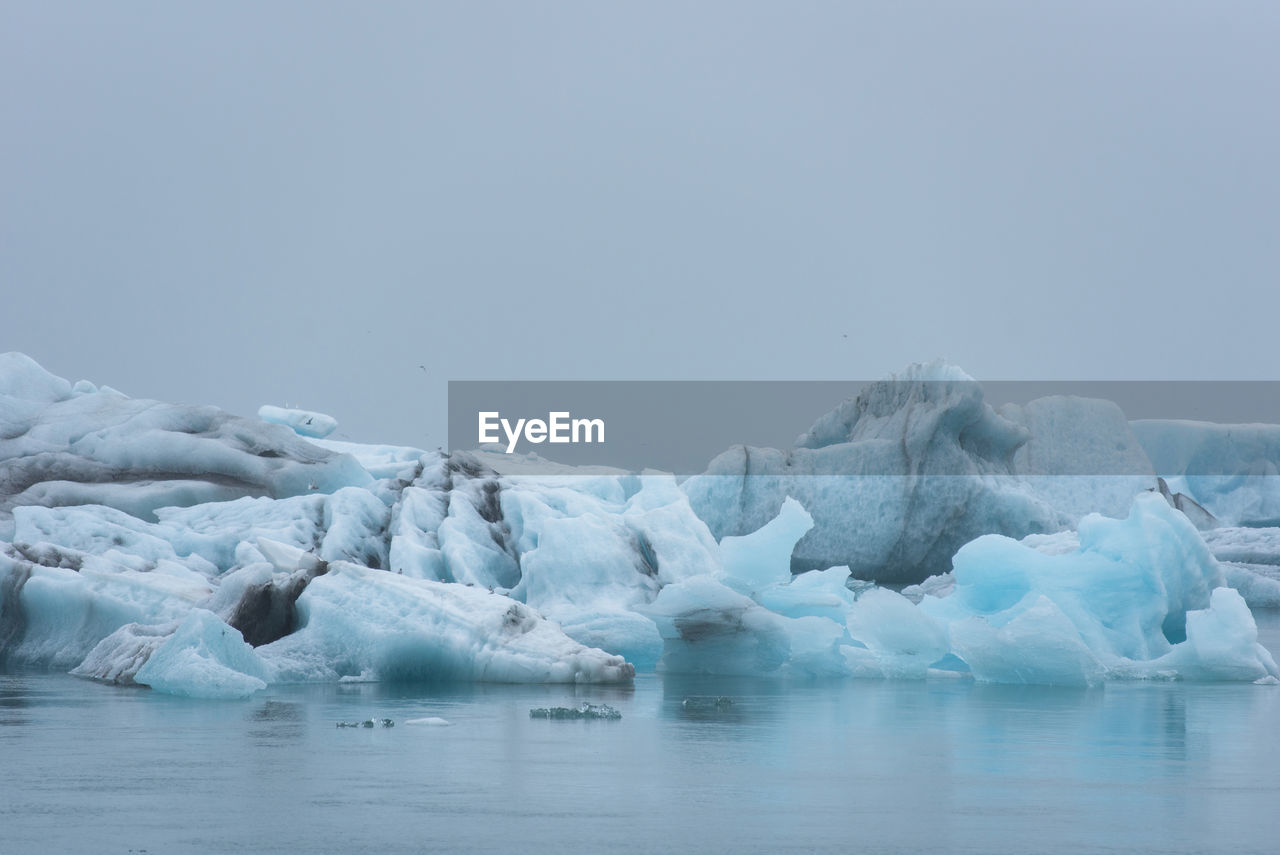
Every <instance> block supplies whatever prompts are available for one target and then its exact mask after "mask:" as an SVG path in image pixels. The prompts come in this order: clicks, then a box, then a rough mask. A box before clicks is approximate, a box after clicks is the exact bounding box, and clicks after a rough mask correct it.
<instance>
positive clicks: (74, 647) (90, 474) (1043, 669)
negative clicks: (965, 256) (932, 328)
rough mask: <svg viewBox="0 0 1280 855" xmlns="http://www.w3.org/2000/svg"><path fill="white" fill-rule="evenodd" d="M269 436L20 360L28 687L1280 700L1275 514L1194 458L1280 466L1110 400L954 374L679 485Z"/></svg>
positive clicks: (14, 627)
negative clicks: (780, 687)
mask: <svg viewBox="0 0 1280 855" xmlns="http://www.w3.org/2000/svg"><path fill="white" fill-rule="evenodd" d="M262 416H263V418H264V419H269V420H272V421H275V422H278V423H277V424H269V423H267V422H265V421H262V420H256V419H239V418H236V417H234V416H231V415H228V414H226V413H223V412H221V411H218V410H216V409H214V408H210V407H187V406H174V405H165V404H158V403H155V402H150V401H137V400H134V399H130V398H127V397H125V396H123V395H121V394H120V393H118V392H114V391H112V390H110V389H107V388H105V387H103V388H99V387H95V386H93V385H92V384H88V383H85V382H83V381H82V382H81V383H77V384H75V385H72V384H70V383H67V382H66V381H64V380H61V379H60V378H56V377H54V376H52V375H50V374H48V373H47V372H45V371H44V370H43V369H41V368H40V367H39V366H38V365H36V364H35V363H34V362H32V361H31V360H29V359H27V358H26V357H23V356H21V355H16V354H9V355H6V356H4V357H0V664H3V665H5V666H8V667H32V668H52V669H59V670H70V671H72V673H75V674H77V675H80V676H84V677H89V678H93V679H97V680H102V681H107V682H113V683H119V684H137V685H146V686H151V687H152V688H153V689H155V690H158V691H164V692H169V693H172V694H178V695H187V696H192V697H241V696H244V695H247V694H251V693H253V692H255V691H259V690H261V689H262V688H264V687H265V686H267V685H270V684H273V683H284V682H296V681H340V680H347V681H350V680H389V681H394V680H443V679H449V680H489V681H507V682H564V683H574V682H597V681H600V682H612V681H625V680H628V679H630V678H631V676H632V674H633V673H634V671H635V669H637V668H638V669H641V670H649V669H654V668H657V669H662V670H666V671H669V672H697V673H709V674H744V675H756V676H759V675H769V676H786V677H793V678H794V677H799V678H810V677H822V678H829V677H864V678H865V677H872V678H882V677H883V678H894V679H922V678H926V677H928V676H930V675H938V674H940V673H941V672H943V671H946V672H948V673H950V674H968V675H970V676H971V677H972V678H974V679H978V680H988V681H995V682H1030V683H1070V684H1089V683H1094V682H1098V681H1101V680H1109V679H1173V678H1181V679H1190V680H1259V679H1264V680H1265V679H1267V678H1269V677H1276V676H1277V671H1276V667H1275V663H1274V662H1273V661H1272V659H1271V657H1270V655H1269V654H1268V653H1267V652H1266V651H1265V650H1264V649H1262V648H1261V647H1260V646H1259V645H1258V643H1257V630H1256V627H1255V625H1254V623H1253V618H1252V615H1251V613H1250V611H1249V606H1250V605H1253V606H1267V605H1270V606H1275V605H1280V534H1278V532H1280V529H1277V528H1247V529H1246V528H1238V527H1232V526H1231V523H1234V522H1239V521H1241V520H1245V521H1249V522H1255V523H1256V522H1265V521H1266V519H1267V513H1268V512H1267V510H1266V509H1267V507H1268V506H1267V505H1266V502H1267V501H1268V499H1267V495H1268V494H1266V492H1265V489H1264V490H1263V491H1262V492H1258V491H1254V492H1251V493H1250V492H1241V489H1243V488H1242V487H1240V483H1244V484H1249V483H1251V482H1247V481H1244V482H1232V483H1234V484H1236V487H1234V488H1232V489H1226V487H1225V486H1223V485H1224V484H1226V482H1217V481H1215V482H1201V481H1196V480H1194V479H1195V478H1196V477H1199V476H1197V475H1195V473H1196V472H1197V471H1199V470H1198V469H1197V468H1196V465H1197V464H1196V459H1197V458H1196V455H1206V454H1207V455H1210V456H1216V457H1215V459H1218V458H1229V459H1228V462H1231V461H1234V460H1235V459H1236V458H1234V457H1230V455H1231V454H1236V455H1237V456H1238V457H1239V459H1240V460H1244V461H1246V463H1244V464H1240V466H1243V467H1244V469H1245V470H1247V472H1248V473H1254V472H1260V471H1263V470H1264V469H1265V465H1264V464H1263V463H1259V461H1268V460H1274V459H1276V458H1275V456H1271V455H1272V449H1271V447H1270V446H1269V445H1267V444H1266V443H1267V442H1268V441H1269V440H1267V439H1266V437H1267V436H1268V435H1269V434H1267V432H1266V431H1264V430H1262V429H1258V430H1256V431H1252V432H1246V435H1245V441H1244V442H1243V444H1241V445H1239V446H1238V447H1235V448H1236V450H1235V451H1228V450H1224V443H1227V440H1225V439H1223V438H1222V437H1221V436H1220V435H1219V434H1218V433H1215V432H1214V431H1211V430H1201V429H1199V428H1196V429H1195V430H1191V429H1189V428H1185V427H1175V428H1165V427H1160V428H1159V429H1157V428H1156V427H1151V426H1144V424H1143V423H1135V425H1134V428H1133V429H1132V430H1131V429H1130V426H1129V423H1128V422H1126V421H1125V419H1124V416H1123V413H1121V412H1120V411H1119V409H1118V408H1117V407H1115V405H1114V404H1110V403H1109V402H1104V401H1096V400H1090V399H1079V398H1045V399H1039V400H1037V401H1032V402H1030V403H1028V404H1025V405H1006V406H1004V407H1001V408H1000V409H999V410H995V409H993V408H992V407H990V406H989V405H988V404H987V403H986V401H985V400H984V399H983V396H982V392H981V387H980V386H978V385H977V384H976V383H974V382H973V381H972V380H971V379H969V378H968V377H967V376H966V375H964V374H963V373H962V372H959V371H958V369H954V368H952V367H949V366H945V365H940V364H935V365H932V366H922V367H916V368H913V369H911V370H910V371H909V372H908V373H907V374H906V375H904V376H901V377H899V378H896V379H895V380H894V381H893V382H888V383H883V384H876V385H873V386H871V387H869V388H868V389H867V390H865V391H864V393H863V394H862V395H861V396H859V398H857V399H856V400H854V401H851V402H848V403H847V404H845V405H842V406H841V407H839V408H837V409H836V410H833V411H832V412H831V413H829V414H827V415H826V416H823V417H822V418H820V419H819V420H817V422H815V424H814V426H813V428H812V429H811V430H810V431H808V432H807V433H806V434H804V435H803V436H802V437H801V438H800V439H799V440H798V442H797V447H796V448H794V449H790V450H773V449H747V448H738V449H733V450H730V451H729V452H726V453H725V454H724V455H722V456H721V457H720V458H718V459H717V460H716V461H715V462H713V464H712V465H711V467H710V469H709V471H708V473H707V474H705V475H701V476H696V477H694V478H690V479H688V480H687V481H685V482H684V483H680V482H678V480H677V479H676V478H675V477H673V476H671V475H663V474H659V473H645V474H639V475H637V474H629V473H625V472H618V471H616V470H607V469H603V468H593V469H581V470H578V469H571V468H568V467H564V468H563V469H560V470H556V471H554V472H551V473H550V474H549V473H548V470H547V469H545V468H542V467H537V466H534V465H532V463H531V462H530V460H529V459H528V458H526V457H521V456H515V457H512V458H508V457H506V456H504V455H491V454H486V453H483V452H481V453H479V454H470V453H462V452H455V453H440V452H427V451H423V450H421V449H414V448H406V447H400V446H380V445H365V444H358V443H351V442H339V441H335V440H329V439H322V438H305V437H304V436H302V435H300V434H299V432H298V431H301V432H303V433H305V432H306V431H307V430H311V431H312V432H313V433H325V432H327V431H328V429H329V428H328V423H327V422H326V421H325V419H322V418H319V414H315V413H303V412H302V411H276V410H271V409H270V408H264V411H263V413H262ZM307 419H310V420H311V424H310V425H308V424H307ZM330 421H331V420H330ZM1188 436H1190V437H1192V438H1191V439H1187V437H1188ZM1139 440H1141V442H1139ZM1160 443H1164V445H1160ZM1227 444H1229V443H1227ZM1166 446H1167V447H1166ZM1144 449H1146V450H1145V451H1144ZM1153 449H1154V450H1153ZM1170 449H1172V450H1170ZM1188 449H1191V450H1188ZM1205 449H1208V450H1205ZM1148 453H1150V454H1151V455H1152V457H1151V460H1148V458H1147V456H1146V455H1147V454H1148ZM1152 460H1154V461H1156V463H1155V465H1154V466H1153V465H1152ZM1219 462H1221V460H1219ZM1246 464H1247V465H1246ZM1232 465H1235V464H1234V463H1232ZM1238 468H1239V467H1237V469H1238ZM500 469H501V470H503V471H499V470H500ZM1231 471H1236V469H1232V470H1231ZM860 472H861V473H863V474H861V475H859V474H858V473H860ZM831 473H839V474H831ZM1156 474H1161V475H1165V474H1168V475H1169V476H1170V480H1169V481H1168V482H1167V483H1166V482H1164V481H1158V480H1157V479H1156V477H1155V476H1156ZM1249 477H1252V476H1249ZM1258 477H1262V476H1258ZM1226 486H1230V485H1226ZM1219 488H1221V489H1219ZM1266 489H1269V488H1266ZM1224 497H1225V498H1224ZM1202 500H1203V504H1205V507H1206V508H1208V510H1207V511H1206V510H1204V509H1201V511H1200V512H1198V511H1197V510H1196V508H1197V507H1198V506H1197V504H1196V503H1199V502H1202ZM1215 503H1216V504H1215ZM1095 511H1101V512H1103V513H1104V514H1106V516H1102V515H1098V514H1096V513H1092V512H1095ZM1198 514H1199V515H1198ZM1193 519H1194V520H1195V522H1194V523H1193ZM1224 523H1226V524H1224ZM1197 525H1199V527H1200V529H1202V530H1197ZM797 571H799V572H797ZM869 579H874V580H878V581H880V582H886V581H895V580H896V581H900V582H915V583H917V584H914V585H911V586H910V587H907V588H905V589H904V590H903V591H902V593H896V592H894V591H892V590H889V589H886V588H883V587H878V586H877V585H876V584H874V583H873V582H871V581H866V580H869Z"/></svg>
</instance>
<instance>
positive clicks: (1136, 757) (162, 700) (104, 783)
mask: <svg viewBox="0 0 1280 855" xmlns="http://www.w3.org/2000/svg"><path fill="white" fill-rule="evenodd" d="M1256 617H1257V620H1258V624H1259V630H1260V636H1261V641H1262V642H1263V644H1264V645H1266V646H1267V647H1268V648H1269V649H1270V650H1272V651H1276V650H1277V649H1280V612H1276V611H1270V610H1265V611H1264V610H1259V611H1257V613H1256ZM711 697H725V698H728V699H730V701H731V702H730V703H726V704H716V703H705V702H700V701H695V702H692V703H689V704H686V703H684V701H685V699H686V698H696V699H702V698H711ZM584 701H587V702H591V703H607V704H609V705H610V706H612V707H614V708H616V709H617V710H619V711H620V712H621V713H622V718H621V720H618V721H555V720H545V719H533V718H531V717H530V716H529V711H530V709H532V708H535V707H547V706H557V705H563V706H573V705H577V704H580V703H582V702H584ZM383 717H386V718H391V719H392V720H393V721H394V722H395V726H394V727H391V728H384V727H375V728H355V729H348V728H338V727H336V724H337V723H338V722H339V721H354V720H360V719H366V718H383ZM422 719H436V721H426V722H422V723H420V724H410V723H409V722H412V721H416V720H422ZM439 719H443V720H444V721H443V722H441V721H439ZM444 722H447V725H446V724H445V723H444ZM1278 723H1280V686H1259V685H1252V684H1236V683H1232V684H1206V683H1184V682H1167V683H1166V682H1132V683H1129V682H1120V683H1115V682H1113V683H1107V684H1105V685H1103V686H1099V687H1096V688H1092V689H1076V688H1052V687H1018V686H996V685H983V684H978V683H974V682H973V681H972V680H969V679H967V678H954V679H947V678H933V679H929V680H926V681H881V680H839V681H785V680H763V679H732V678H705V677H692V676H675V675H666V676H664V675H661V674H656V675H655V674H644V675H641V676H639V677H638V678H637V679H636V681H635V683H634V685H633V686H630V687H616V686H614V687H606V686H590V687H577V688H574V687H565V686H501V685H475V684H464V685H441V686H430V685H422V684H416V685H408V684H387V683H343V684H339V685H308V686H271V687H269V688H268V689H267V690H266V691H265V692H262V693H259V694H256V695H254V696H253V697H251V698H248V699H246V700H239V701H208V700H191V699H185V698H179V697H174V696H170V695H164V694H161V693H158V692H154V691H149V690H146V689H141V688H123V687H116V686H109V685H102V684H98V683H94V682H90V681H86V680H79V679H76V678H73V677H68V676H63V675H54V674H46V673H10V674H5V675H0V759H2V765H3V775H0V828H3V829H4V840H5V849H4V851H5V852H6V853H11V855H21V854H22V853H35V852H51V851H52V852H67V853H75V852H85V853H141V852H144V851H145V852H146V853H152V855H155V853H186V852H191V853H196V852H199V853H206V852H259V853H272V852H311V853H350V852H387V853H402V852H403V853H410V852H486V853H488V852H492V853H511V852H521V853H529V852H535V853H560V852H609V853H626V852H654V851H702V852H731V853H755V852H758V853H766V852H770V853H771V852H831V853H837V852H839V853H845V852H894V853H929V852H937V851H949V852H971V853H995V852H1000V853H1004V852H1007V853H1029V852H1063V853H1066V852H1071V853H1080V852H1117V853H1118V852H1131V853H1142V852H1150V853H1156V852H1160V853H1167V852H1173V853H1199V852H1231V853H1235V854H1236V855H1244V853H1270V852H1273V851H1274V845H1275V839H1276V836H1277V835H1278V834H1280V819H1277V812H1276V810H1275V805H1276V804H1277V803H1278V801H1280V771H1278V770H1280V734H1278V733H1277V724H1278Z"/></svg>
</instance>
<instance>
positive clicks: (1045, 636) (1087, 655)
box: [918, 493, 1277, 685]
mask: <svg viewBox="0 0 1280 855" xmlns="http://www.w3.org/2000/svg"><path fill="white" fill-rule="evenodd" d="M1077 539H1078V546H1077V547H1076V548H1075V549H1073V550H1071V551H1065V550H1064V549H1063V546H1064V539H1063V538H1055V539H1049V540H1048V541H1047V542H1044V543H1043V545H1044V546H1045V547H1046V548H1045V549H1037V548H1036V545H1035V544H1034V543H1031V544H1029V543H1020V542H1018V541H1015V540H1012V539H1010V538H1007V537H1003V536H1000V535H986V536H984V537H981V538H978V539H976V540H974V541H972V542H971V543H969V544H966V545H965V546H964V547H963V548H962V549H961V550H960V551H959V552H958V553H957V554H956V556H955V562H954V563H955V571H954V589H953V590H952V592H951V593H950V594H949V595H947V596H943V597H933V596H928V595H926V596H925V597H924V598H923V599H922V600H921V602H920V605H919V607H918V608H919V609H920V610H921V611H923V612H924V613H925V614H926V615H928V616H929V617H931V618H933V619H934V620H935V621H938V622H939V623H941V624H943V625H944V626H946V627H947V629H948V633H949V637H950V640H951V647H952V652H953V653H954V654H955V655H956V656H957V657H958V658H959V659H961V660H963V661H964V662H965V663H966V664H967V665H968V666H969V668H970V669H971V670H972V672H973V674H974V675H975V677H977V678H978V679H983V680H988V681H992V682H1011V683H1024V682H1026V683H1061V684H1071V685H1079V684H1092V683H1096V682H1099V681H1101V680H1102V679H1105V678H1110V677H1115V678H1130V679H1132V678H1148V679H1154V678H1163V677H1170V676H1178V677H1183V678H1186V679H1236V678H1237V677H1236V676H1233V675H1238V674H1243V673H1248V674H1252V675H1253V676H1252V677H1250V679H1258V678H1260V677H1265V676H1267V675H1272V676H1274V675H1275V674H1276V673H1277V671H1276V665H1275V662H1274V661H1273V660H1272V658H1271V655H1270V654H1269V653H1268V652H1267V651H1266V650H1265V649H1264V648H1263V647H1262V646H1261V645H1259V644H1258V643H1257V628H1256V626H1255V625H1254V624H1253V618H1252V616H1251V615H1250V614H1249V611H1248V607H1247V606H1245V607H1244V608H1243V609H1240V608H1239V607H1238V606H1243V605H1244V603H1243V600H1242V599H1241V598H1240V595H1239V594H1238V593H1237V592H1235V591H1232V590H1230V589H1228V588H1226V587H1225V581H1226V580H1225V577H1224V575H1223V572H1222V568H1221V567H1220V566H1219V564H1218V562H1217V561H1216V560H1215V559H1214V558H1213V556H1212V554H1211V553H1210V551H1209V548H1208V546H1207V545H1206V544H1205V542H1204V541H1203V540H1202V539H1201V537H1200V534H1199V532H1198V531H1197V530H1196V528H1195V526H1194V525H1192V524H1191V522H1190V521H1189V520H1188V519H1187V518H1186V517H1185V516H1184V515H1183V514H1181V513H1179V512H1178V511H1176V510H1175V509H1173V508H1172V507H1170V505H1169V504H1168V502H1166V501H1165V500H1164V499H1163V497H1161V496H1159V495H1158V494H1152V493H1146V494H1142V495H1139V496H1137V497H1136V498H1135V499H1134V501H1133V506H1132V510H1131V511H1130V514H1129V516H1128V518H1126V519H1123V520H1116V519H1111V518H1107V517H1103V516H1100V515H1091V516H1089V517H1086V518H1085V519H1084V520H1082V521H1081V523H1080V529H1079V533H1078V535H1077ZM1219 591H1223V592H1227V593H1222V594H1219V593H1218V592H1219ZM1237 601H1238V602H1237ZM1192 625H1195V626H1196V638H1194V639H1193V638H1191V626H1192ZM1248 639H1252V641H1251V642H1249V641H1248ZM1215 645H1217V647H1216V648H1215ZM1211 648H1213V649H1214V653H1213V655H1211V656H1205V657H1200V656H1199V655H1198V654H1196V653H1195V651H1209V650H1210V649H1211Z"/></svg>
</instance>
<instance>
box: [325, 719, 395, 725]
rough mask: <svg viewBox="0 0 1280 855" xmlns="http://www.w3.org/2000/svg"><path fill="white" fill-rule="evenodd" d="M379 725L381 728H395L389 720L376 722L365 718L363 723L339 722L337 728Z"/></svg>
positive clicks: (393, 723)
mask: <svg viewBox="0 0 1280 855" xmlns="http://www.w3.org/2000/svg"><path fill="white" fill-rule="evenodd" d="M379 724H380V725H382V726H383V727H395V726H396V723H395V722H394V721H392V720H391V719H389V718H380V719H377V720H375V719H371V718H367V719H365V720H364V721H340V722H338V727H375V726H377V725H379Z"/></svg>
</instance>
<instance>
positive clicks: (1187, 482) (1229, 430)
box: [1133, 419, 1280, 526]
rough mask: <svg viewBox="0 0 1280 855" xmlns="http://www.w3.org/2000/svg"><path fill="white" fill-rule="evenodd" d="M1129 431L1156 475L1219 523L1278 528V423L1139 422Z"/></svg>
mask: <svg viewBox="0 0 1280 855" xmlns="http://www.w3.org/2000/svg"><path fill="white" fill-rule="evenodd" d="M1133 431H1134V433H1135V434H1136V435H1137V437H1138V439H1139V440H1140V441H1141V443H1142V447H1143V448H1144V449H1145V450H1146V453H1147V455H1148V456H1149V457H1150V458H1151V463H1152V465H1153V466H1154V468H1155V471H1156V473H1157V474H1159V475H1163V476H1164V477H1165V478H1166V479H1167V480H1168V482H1169V485H1170V487H1171V488H1172V489H1175V490H1178V491H1180V492H1182V493H1185V494H1186V495H1187V496H1189V497H1190V498H1192V499H1194V500H1195V501H1196V502H1198V503H1199V504H1201V505H1203V506H1204V507H1205V508H1206V509H1207V510H1208V511H1209V512H1210V513H1212V514H1213V515H1214V516H1215V517H1217V518H1218V519H1219V520H1222V521H1223V522H1224V523H1226V524H1227V525H1231V526H1275V525H1280V477H1277V476H1280V425H1258V424H1246V425H1223V424H1211V423H1208V422H1196V421H1179V420H1161V419H1144V420H1138V421H1135V422H1133Z"/></svg>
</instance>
